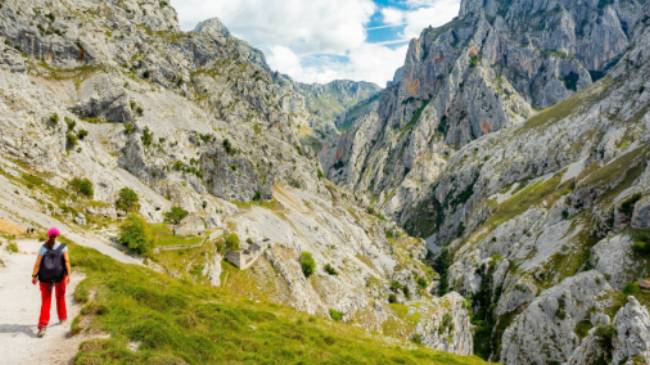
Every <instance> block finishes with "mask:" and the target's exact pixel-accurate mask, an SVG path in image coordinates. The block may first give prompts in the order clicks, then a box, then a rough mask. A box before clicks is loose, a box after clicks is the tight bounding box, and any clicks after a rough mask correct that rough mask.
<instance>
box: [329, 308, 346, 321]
mask: <svg viewBox="0 0 650 365" xmlns="http://www.w3.org/2000/svg"><path fill="white" fill-rule="evenodd" d="M330 318H332V319H333V320H335V321H340V320H342V319H343V313H341V312H339V311H337V310H336V309H334V308H330Z"/></svg>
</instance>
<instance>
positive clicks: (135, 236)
mask: <svg viewBox="0 0 650 365" xmlns="http://www.w3.org/2000/svg"><path fill="white" fill-rule="evenodd" d="M118 240H119V242H120V244H122V245H124V246H125V247H126V248H128V249H129V251H130V252H132V253H135V254H138V255H143V256H147V255H148V254H150V253H151V248H152V246H153V244H152V241H151V235H150V234H149V232H148V228H147V222H146V221H145V220H144V218H142V217H141V216H139V215H137V214H129V216H128V217H127V218H126V219H125V221H124V223H123V224H122V225H121V226H120V236H119V238H118Z"/></svg>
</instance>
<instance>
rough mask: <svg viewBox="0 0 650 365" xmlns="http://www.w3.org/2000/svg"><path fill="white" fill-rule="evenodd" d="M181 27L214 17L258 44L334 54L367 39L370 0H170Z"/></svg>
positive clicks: (371, 9)
mask: <svg viewBox="0 0 650 365" xmlns="http://www.w3.org/2000/svg"><path fill="white" fill-rule="evenodd" d="M172 4H173V5H174V6H175V8H176V10H177V11H178V14H179V18H180V19H181V25H182V27H183V29H191V28H193V26H194V25H195V24H196V23H197V22H199V21H201V20H204V19H205V18H208V17H212V16H217V17H219V19H221V21H222V22H223V23H224V24H225V25H226V26H227V27H228V28H229V29H230V31H231V32H232V33H233V34H235V35H236V36H238V37H241V38H243V39H245V40H247V41H248V42H250V43H251V44H253V45H255V46H256V47H260V48H264V47H269V46H272V45H280V46H284V47H288V48H290V49H292V50H293V51H294V52H296V53H298V54H301V55H302V54H309V53H315V52H318V53H337V54H341V53H343V52H345V51H346V50H348V49H350V48H354V47H358V46H359V45H361V44H363V43H364V41H365V39H366V31H365V24H366V23H367V22H368V20H369V18H370V16H371V15H372V14H373V13H374V12H375V10H376V8H375V4H374V3H373V2H372V1H371V0H310V1H304V0H239V1H232V0H211V1H209V0H172Z"/></svg>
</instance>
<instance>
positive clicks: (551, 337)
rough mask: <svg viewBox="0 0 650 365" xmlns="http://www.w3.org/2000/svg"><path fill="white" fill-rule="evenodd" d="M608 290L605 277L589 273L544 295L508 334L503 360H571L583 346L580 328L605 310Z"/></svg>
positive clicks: (517, 361) (516, 320) (593, 272)
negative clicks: (592, 313)
mask: <svg viewBox="0 0 650 365" xmlns="http://www.w3.org/2000/svg"><path fill="white" fill-rule="evenodd" d="M608 291H611V287H610V286H609V285H608V284H607V281H606V280H605V278H604V277H603V276H602V275H601V274H600V273H598V272H595V271H589V272H585V273H581V274H579V275H576V276H574V277H571V278H569V279H567V280H565V281H564V282H562V283H561V284H560V285H558V286H555V287H553V288H551V289H548V290H547V291H544V292H542V293H541V294H540V296H539V297H538V298H537V299H535V300H534V301H533V302H532V303H531V304H530V305H529V306H528V308H527V309H526V310H525V311H524V312H523V313H522V314H521V315H520V316H519V317H517V318H516V319H515V321H514V322H513V324H512V325H511V326H510V327H509V328H508V329H507V330H506V331H505V333H504V335H503V345H502V346H503V347H502V349H501V357H500V358H501V361H502V362H503V363H504V364H539V365H541V364H548V363H551V362H559V363H563V362H565V361H567V360H568V359H569V358H570V357H571V354H572V353H573V352H574V351H575V349H576V348H577V347H578V345H579V344H580V338H579V337H578V336H577V335H576V334H575V332H574V329H575V327H576V325H577V324H578V322H580V321H582V320H585V319H587V320H588V319H589V316H590V313H589V312H590V311H591V310H593V309H592V308H596V311H598V310H601V309H602V308H603V307H604V303H600V302H599V299H598V298H599V297H601V296H602V295H603V294H605V293H607V292H608ZM599 308H600V309H599Z"/></svg>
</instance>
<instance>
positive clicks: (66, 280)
mask: <svg viewBox="0 0 650 365" xmlns="http://www.w3.org/2000/svg"><path fill="white" fill-rule="evenodd" d="M63 280H65V285H68V284H70V275H66V276H65V279H63Z"/></svg>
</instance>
